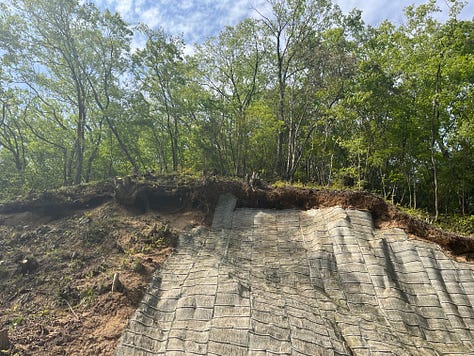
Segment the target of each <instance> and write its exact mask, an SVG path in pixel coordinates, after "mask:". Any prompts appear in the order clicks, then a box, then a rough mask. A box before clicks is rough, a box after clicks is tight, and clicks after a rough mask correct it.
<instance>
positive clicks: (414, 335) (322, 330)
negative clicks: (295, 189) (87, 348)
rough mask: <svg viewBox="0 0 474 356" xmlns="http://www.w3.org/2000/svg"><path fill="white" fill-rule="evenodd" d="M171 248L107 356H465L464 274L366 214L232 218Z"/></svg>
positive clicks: (219, 212)
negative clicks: (376, 225)
mask: <svg viewBox="0 0 474 356" xmlns="http://www.w3.org/2000/svg"><path fill="white" fill-rule="evenodd" d="M235 205H236V199H235V198H234V197H232V196H230V195H226V196H222V197H221V198H220V200H219V204H218V206H217V208H216V212H215V215H214V221H213V224H212V227H211V228H210V229H204V228H200V229H196V230H194V231H192V232H190V233H186V234H183V235H182V236H181V237H180V245H179V247H178V249H177V250H176V252H175V253H174V254H173V255H172V256H171V257H170V258H169V259H168V261H167V262H166V263H165V265H164V266H163V268H162V269H161V270H159V271H157V272H156V273H155V276H154V278H153V281H152V283H151V285H150V287H149V289H148V291H147V292H146V295H145V297H144V299H143V301H142V302H141V306H140V307H139V309H138V310H137V311H136V313H135V315H134V316H133V317H132V319H131V320H130V322H129V325H128V326H127V328H126V330H125V332H124V333H123V335H122V338H121V340H120V344H119V347H118V349H117V352H116V354H117V355H132V356H133V355H159V354H167V355H311V356H312V355H383V354H387V355H388V354H392V355H443V354H446V355H455V354H461V355H472V354H473V352H474V351H473V350H474V308H473V305H474V273H473V272H474V268H473V266H472V265H469V264H461V263H457V262H455V261H453V260H452V259H450V258H448V257H447V256H446V255H445V254H444V253H443V252H442V251H441V249H440V248H439V247H438V246H437V245H434V244H431V243H428V242H424V241H418V240H414V239H409V238H408V237H407V235H406V234H405V232H404V231H403V230H400V229H386V230H377V229H375V228H374V226H373V221H372V217H371V215H370V213H368V212H363V211H357V210H351V209H342V208H340V207H332V208H325V209H318V210H309V211H297V210H279V211H278V210H255V209H235Z"/></svg>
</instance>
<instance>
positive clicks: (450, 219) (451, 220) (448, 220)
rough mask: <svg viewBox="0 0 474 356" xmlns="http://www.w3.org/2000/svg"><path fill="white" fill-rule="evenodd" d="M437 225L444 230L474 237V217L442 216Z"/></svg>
mask: <svg viewBox="0 0 474 356" xmlns="http://www.w3.org/2000/svg"><path fill="white" fill-rule="evenodd" d="M436 225H437V226H438V227H440V228H441V229H443V230H448V231H451V232H454V233H457V234H461V235H469V236H472V237H474V215H464V216H463V215H441V216H440V217H439V220H438V221H437V222H436Z"/></svg>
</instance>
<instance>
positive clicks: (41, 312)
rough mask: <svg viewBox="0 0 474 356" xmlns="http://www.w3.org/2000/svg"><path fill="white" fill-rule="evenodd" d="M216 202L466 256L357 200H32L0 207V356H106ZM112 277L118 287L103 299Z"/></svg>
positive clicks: (118, 188) (168, 185) (262, 194)
mask: <svg viewBox="0 0 474 356" xmlns="http://www.w3.org/2000/svg"><path fill="white" fill-rule="evenodd" d="M224 192H230V193H232V194H234V195H235V196H236V197H237V198H238V205H239V206H245V207H255V208H274V209H281V208H297V209H310V208H318V207H328V206H335V205H339V206H342V207H351V208H356V209H360V210H369V211H370V212H371V213H372V215H373V217H374V222H375V225H376V226H377V227H379V228H385V227H400V228H403V229H405V230H406V231H407V233H409V234H410V236H413V237H414V238H421V239H425V240H430V241H433V242H436V243H438V244H439V245H440V246H441V247H442V248H443V249H444V250H445V251H446V253H447V254H450V255H451V256H453V257H455V258H459V259H463V260H468V261H470V260H472V259H473V256H474V239H472V238H470V237H462V236H456V235H453V234H447V233H444V232H442V231H440V230H437V229H435V228H433V227H432V226H431V225H429V224H427V223H425V222H424V221H421V220H417V219H415V218H413V217H411V216H408V215H406V214H403V213H401V212H400V211H398V210H397V209H396V208H395V207H393V206H391V205H389V204H387V203H386V202H385V201H384V200H383V199H381V198H379V197H377V196H375V195H372V194H369V193H366V192H355V191H330V190H315V189H297V188H290V187H285V188H270V187H266V186H265V185H264V184H261V183H260V184H258V185H248V184H245V183H242V182H239V181H231V180H220V179H217V178H216V177H203V178H202V179H192V178H189V177H182V176H179V177H176V176H166V177H141V178H137V177H135V178H132V177H128V178H124V179H122V180H117V181H115V182H103V183H98V184H91V185H84V186H77V187H69V188H64V189H60V190H58V191H49V192H41V193H32V194H30V195H28V196H26V197H19V198H18V199H16V200H15V201H10V202H7V203H4V204H2V205H0V348H5V349H7V350H6V351H5V352H4V354H12V355H14V354H18V355H65V354H67V355H112V354H113V352H114V349H115V347H116V345H117V342H118V339H119V337H120V335H121V333H122V331H123V329H124V327H125V325H126V323H127V321H128V319H129V317H130V316H131V314H132V313H133V311H134V310H135V308H136V306H137V304H138V303H139V301H140V300H141V298H142V296H143V293H144V291H145V289H146V287H147V285H148V283H149V281H150V279H151V276H152V273H153V271H154V270H155V269H156V268H159V266H160V265H161V264H162V263H163V262H164V261H165V260H166V258H167V256H168V255H169V254H170V253H171V252H172V251H173V248H175V247H176V242H177V236H178V234H179V232H180V231H182V230H184V229H187V228H190V227H192V226H196V225H199V224H208V223H210V221H211V220H212V212H213V208H214V206H215V204H216V203H217V199H218V197H219V195H220V194H221V193H224ZM114 276H118V279H119V281H120V282H121V283H116V284H115V285H114V288H113V289H114V290H112V285H113V281H114ZM2 330H6V331H7V332H8V339H6V340H5V337H3V338H2V336H1V335H2ZM2 339H3V341H2ZM7 344H10V345H7ZM0 354H1V352H0Z"/></svg>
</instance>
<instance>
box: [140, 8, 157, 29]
mask: <svg viewBox="0 0 474 356" xmlns="http://www.w3.org/2000/svg"><path fill="white" fill-rule="evenodd" d="M139 16H140V22H142V23H144V24H146V25H148V26H149V27H150V28H155V27H156V26H158V25H161V24H160V22H162V19H161V11H160V9H159V8H158V6H156V7H150V8H148V9H146V10H144V11H143V12H142V13H141V14H139Z"/></svg>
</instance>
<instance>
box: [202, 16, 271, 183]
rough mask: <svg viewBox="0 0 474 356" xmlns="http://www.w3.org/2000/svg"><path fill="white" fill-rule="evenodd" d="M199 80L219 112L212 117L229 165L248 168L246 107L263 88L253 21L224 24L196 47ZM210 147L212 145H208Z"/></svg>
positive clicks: (260, 51)
mask: <svg viewBox="0 0 474 356" xmlns="http://www.w3.org/2000/svg"><path fill="white" fill-rule="evenodd" d="M196 57H197V60H198V61H199V63H200V66H199V68H200V75H201V77H202V78H201V84H202V86H203V89H205V90H207V91H208V92H209V94H210V98H211V101H213V102H214V103H215V104H216V105H218V106H219V108H220V109H219V110H220V111H221V113H222V115H219V116H220V118H216V120H219V121H221V122H220V124H219V125H220V126H221V127H223V129H224V130H225V131H226V133H225V135H224V136H223V138H224V139H225V140H226V141H227V140H228V141H229V142H228V144H222V145H220V147H221V148H222V147H227V148H228V149H229V151H230V152H229V154H227V153H225V154H224V156H227V157H229V160H230V162H229V165H230V166H231V167H232V172H233V174H234V175H237V176H244V175H245V174H246V173H247V171H248V160H249V153H250V152H251V150H252V148H251V147H250V137H251V135H252V132H251V123H250V118H249V116H248V109H249V107H250V106H251V105H252V103H253V102H254V100H255V98H257V97H258V95H259V93H260V92H261V91H262V90H263V88H264V79H263V78H262V75H261V68H260V66H261V62H262V57H263V49H262V48H261V43H260V38H259V34H258V28H257V23H256V21H254V20H250V19H247V20H245V21H243V22H241V23H239V24H238V25H236V26H235V27H227V28H226V29H225V30H224V31H223V32H221V33H220V34H219V36H217V37H211V38H210V39H208V40H207V41H206V42H205V43H204V44H203V45H202V46H199V47H198V50H197V54H196ZM210 149H212V148H211V147H210Z"/></svg>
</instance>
